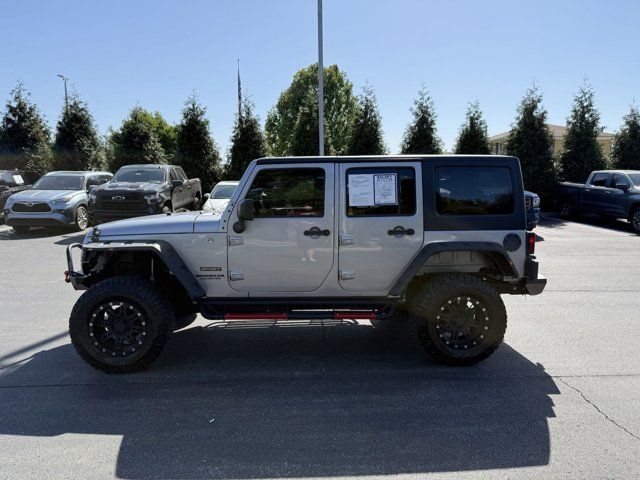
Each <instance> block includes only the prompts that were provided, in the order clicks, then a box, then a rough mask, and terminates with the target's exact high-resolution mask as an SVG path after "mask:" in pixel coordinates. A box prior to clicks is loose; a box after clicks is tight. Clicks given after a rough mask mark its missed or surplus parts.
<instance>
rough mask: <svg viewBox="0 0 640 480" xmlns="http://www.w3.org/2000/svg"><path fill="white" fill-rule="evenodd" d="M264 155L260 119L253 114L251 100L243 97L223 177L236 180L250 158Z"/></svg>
mask: <svg viewBox="0 0 640 480" xmlns="http://www.w3.org/2000/svg"><path fill="white" fill-rule="evenodd" d="M264 156H265V146H264V136H263V135H262V130H261V128H260V120H259V119H258V118H257V117H256V116H255V115H254V113H253V105H252V104H251V102H250V101H249V100H246V99H245V100H244V101H243V102H242V107H241V111H240V115H236V124H235V126H234V128H233V134H232V136H231V149H230V151H229V162H228V163H227V165H226V168H225V178H228V179H230V180H238V179H239V178H240V177H241V176H242V174H243V173H244V171H245V170H246V169H247V166H248V165H249V163H250V162H251V161H252V160H255V159H256V158H260V157H264Z"/></svg>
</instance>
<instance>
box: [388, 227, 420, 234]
mask: <svg viewBox="0 0 640 480" xmlns="http://www.w3.org/2000/svg"><path fill="white" fill-rule="evenodd" d="M414 233H416V231H415V230H414V229H413V228H407V229H406V230H405V228H404V227H401V226H400V225H398V226H397V227H393V229H392V230H387V234H389V235H413V234H414Z"/></svg>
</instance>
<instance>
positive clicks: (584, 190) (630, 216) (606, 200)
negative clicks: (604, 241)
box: [557, 170, 640, 233]
mask: <svg viewBox="0 0 640 480" xmlns="http://www.w3.org/2000/svg"><path fill="white" fill-rule="evenodd" d="M557 198H558V201H559V205H560V214H561V215H562V216H563V217H565V218H568V217H571V216H572V215H580V214H596V215H602V216H605V217H609V218H624V219H627V220H628V221H629V223H631V226H632V227H633V229H634V230H635V231H636V233H640V170H598V171H595V172H592V173H591V175H589V178H588V179H587V182H586V183H571V182H563V183H561V184H560V185H559V187H558V191H557Z"/></svg>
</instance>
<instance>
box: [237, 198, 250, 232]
mask: <svg viewBox="0 0 640 480" xmlns="http://www.w3.org/2000/svg"><path fill="white" fill-rule="evenodd" d="M254 216H255V207H254V205H253V200H252V199H250V198H245V199H243V200H241V201H240V203H239V204H238V221H237V222H236V223H234V224H233V231H234V232H236V233H242V232H244V231H245V229H246V228H247V227H246V225H245V223H244V222H246V221H248V220H253V217H254Z"/></svg>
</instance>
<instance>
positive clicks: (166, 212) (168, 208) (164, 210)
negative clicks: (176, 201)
mask: <svg viewBox="0 0 640 480" xmlns="http://www.w3.org/2000/svg"><path fill="white" fill-rule="evenodd" d="M172 212H173V209H172V208H171V207H170V206H169V205H165V206H164V207H162V213H164V214H165V215H167V214H169V213H172Z"/></svg>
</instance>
